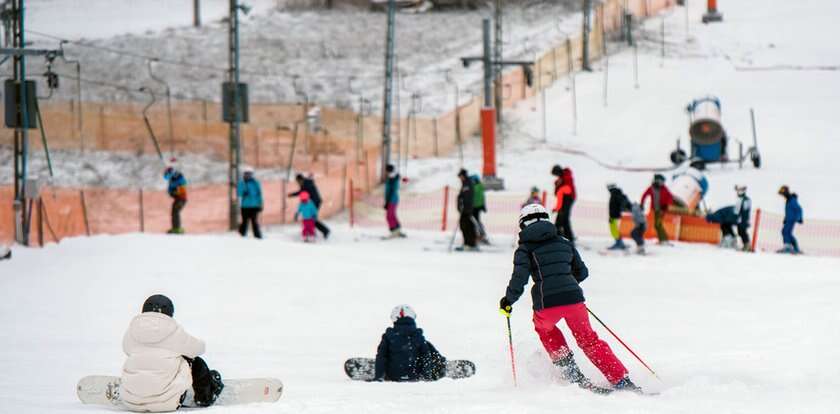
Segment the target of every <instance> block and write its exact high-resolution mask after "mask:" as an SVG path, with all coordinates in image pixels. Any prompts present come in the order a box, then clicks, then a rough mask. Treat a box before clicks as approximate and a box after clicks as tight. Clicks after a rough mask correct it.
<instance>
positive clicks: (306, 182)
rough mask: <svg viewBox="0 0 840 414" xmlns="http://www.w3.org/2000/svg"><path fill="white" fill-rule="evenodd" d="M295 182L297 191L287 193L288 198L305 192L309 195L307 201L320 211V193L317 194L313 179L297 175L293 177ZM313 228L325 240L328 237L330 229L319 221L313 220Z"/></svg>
mask: <svg viewBox="0 0 840 414" xmlns="http://www.w3.org/2000/svg"><path fill="white" fill-rule="evenodd" d="M295 181H297V183H298V186H299V188H298V190H297V191H295V192H293V193H289V198H291V197H297V196H298V195H300V193H301V192H303V191H306V192H307V193H309V199H310V200H312V203H314V204H315V208H317V209H318V210H321V193H320V192H318V187H317V186H316V185H315V179H313V178H306V177H304V176H303V174H298V175H296V176H295ZM315 227H316V228H317V229H318V231H320V232H321V234H323V235H324V238H325V239H326V238H329V237H330V228H329V227H327V225H326V224H324V223H323V222H321V220H319V219H315Z"/></svg>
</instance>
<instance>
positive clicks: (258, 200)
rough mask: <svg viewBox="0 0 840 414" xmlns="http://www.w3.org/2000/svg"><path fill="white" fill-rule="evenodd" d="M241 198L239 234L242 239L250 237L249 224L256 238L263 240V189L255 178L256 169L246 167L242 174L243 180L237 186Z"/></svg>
mask: <svg viewBox="0 0 840 414" xmlns="http://www.w3.org/2000/svg"><path fill="white" fill-rule="evenodd" d="M237 195H238V197H239V209H240V212H241V213H242V222H241V223H240V224H239V234H241V235H242V237H245V236H247V235H248V223H251V227H252V228H253V229H254V237H256V238H258V239H261V238H262V232H261V231H260V223H259V215H260V213H261V212H262V210H263V197H262V187H261V186H260V182H259V181H257V179H256V178H254V169H253V168H251V167H245V168H244V169H243V172H242V179H241V180H239V185H238V186H237Z"/></svg>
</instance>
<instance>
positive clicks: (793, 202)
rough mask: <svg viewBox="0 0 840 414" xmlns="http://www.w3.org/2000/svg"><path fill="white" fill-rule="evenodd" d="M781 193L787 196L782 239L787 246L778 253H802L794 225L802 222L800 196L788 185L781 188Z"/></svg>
mask: <svg viewBox="0 0 840 414" xmlns="http://www.w3.org/2000/svg"><path fill="white" fill-rule="evenodd" d="M779 195H781V196H782V197H784V198H785V218H784V220H783V225H782V241H783V242H784V243H785V246H784V247H782V249H781V250H779V251H777V253H791V254H800V253H802V251H801V250H799V242H798V241H797V240H796V237H793V227H794V226H795V225H796V223H799V224H802V221H803V220H802V207H801V206H800V205H799V198H798V197H797V195H796V193H791V192H790V188H788V186H786V185H783V186H782V187H781V188H779Z"/></svg>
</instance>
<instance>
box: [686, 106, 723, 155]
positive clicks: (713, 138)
mask: <svg viewBox="0 0 840 414" xmlns="http://www.w3.org/2000/svg"><path fill="white" fill-rule="evenodd" d="M686 111H688V117H689V127H688V135H689V136H690V137H691V144H692V145H697V146H707V145H713V144H718V143H720V141H721V139H722V138H723V136H724V135H725V133H724V132H723V126H722V125H721V122H720V100H719V99H718V98H716V97H712V96H709V97H706V98H702V99H695V100H694V101H692V102H691V103H690V104H689V105H688V106H687V107H686Z"/></svg>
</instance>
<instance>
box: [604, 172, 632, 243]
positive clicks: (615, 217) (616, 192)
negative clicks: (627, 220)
mask: <svg viewBox="0 0 840 414" xmlns="http://www.w3.org/2000/svg"><path fill="white" fill-rule="evenodd" d="M607 191H609V192H610V204H609V210H610V234H611V235H612V237H613V239H615V243H614V244H613V245H612V246H610V247H608V248H607V250H624V249H626V248H627V246H626V245H625V244H624V240H622V239H621V231H620V224H621V213H622V212H624V211H630V199H628V198H627V196H626V195H625V194H624V192H623V191H621V189H620V188H618V186H617V185H615V184H612V183H610V184H607Z"/></svg>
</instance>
